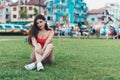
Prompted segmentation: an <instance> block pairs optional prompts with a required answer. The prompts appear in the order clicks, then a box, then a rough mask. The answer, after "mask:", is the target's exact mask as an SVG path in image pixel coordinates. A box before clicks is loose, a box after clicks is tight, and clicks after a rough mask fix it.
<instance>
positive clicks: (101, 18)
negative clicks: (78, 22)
mask: <svg viewBox="0 0 120 80" xmlns="http://www.w3.org/2000/svg"><path fill="white" fill-rule="evenodd" d="M87 15H88V17H87V21H88V22H89V24H97V23H100V22H106V21H108V17H110V18H111V19H112V20H113V23H114V24H116V23H117V22H118V21H120V6H119V5H118V4H113V3H112V4H107V5H106V6H105V7H103V8H100V9H94V10H90V11H88V12H87Z"/></svg>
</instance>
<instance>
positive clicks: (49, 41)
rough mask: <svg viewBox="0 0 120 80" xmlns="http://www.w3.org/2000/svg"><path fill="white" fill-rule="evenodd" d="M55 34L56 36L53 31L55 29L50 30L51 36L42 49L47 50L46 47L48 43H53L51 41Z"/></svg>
mask: <svg viewBox="0 0 120 80" xmlns="http://www.w3.org/2000/svg"><path fill="white" fill-rule="evenodd" d="M53 36H54V31H53V30H51V31H50V34H49V37H48V39H47V40H46V42H45V44H44V46H43V49H42V51H44V50H45V48H46V46H47V44H49V43H51V42H52V39H53Z"/></svg>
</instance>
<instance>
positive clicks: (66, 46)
mask: <svg viewBox="0 0 120 80" xmlns="http://www.w3.org/2000/svg"><path fill="white" fill-rule="evenodd" d="M1 38H12V39H16V38H17V39H19V40H8V41H7V40H4V41H0V45H2V46H0V80H120V76H119V75H120V49H119V47H120V41H119V40H111V39H110V40H103V39H75V38H63V37H62V38H58V37H56V38H54V40H53V44H54V49H55V51H54V53H55V63H54V64H51V65H47V64H44V67H45V71H42V72H37V70H33V71H27V70H25V69H24V67H23V66H24V65H25V64H28V63H30V59H29V55H30V53H31V52H32V47H30V46H29V45H28V44H27V43H25V42H24V36H18V37H16V36H7V37H4V36H0V39H1Z"/></svg>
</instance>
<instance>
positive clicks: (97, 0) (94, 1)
mask: <svg viewBox="0 0 120 80" xmlns="http://www.w3.org/2000/svg"><path fill="white" fill-rule="evenodd" d="M12 1H13V2H16V1H17V0H12ZM84 2H86V3H87V6H88V7H89V10H91V9H98V8H101V7H104V6H105V5H106V4H108V3H119V4H120V0H84Z"/></svg>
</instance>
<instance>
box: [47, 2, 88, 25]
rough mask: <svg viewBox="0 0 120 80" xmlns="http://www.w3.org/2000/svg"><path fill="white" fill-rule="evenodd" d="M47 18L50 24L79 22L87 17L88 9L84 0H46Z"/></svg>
mask: <svg viewBox="0 0 120 80" xmlns="http://www.w3.org/2000/svg"><path fill="white" fill-rule="evenodd" d="M45 3H46V18H47V21H48V23H49V25H53V24H56V23H57V22H59V23H60V24H66V23H67V24H78V22H83V21H84V19H85V18H86V17H87V15H86V11H87V10H88V8H87V6H86V3H85V2H84V1H83V0H46V2H45Z"/></svg>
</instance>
